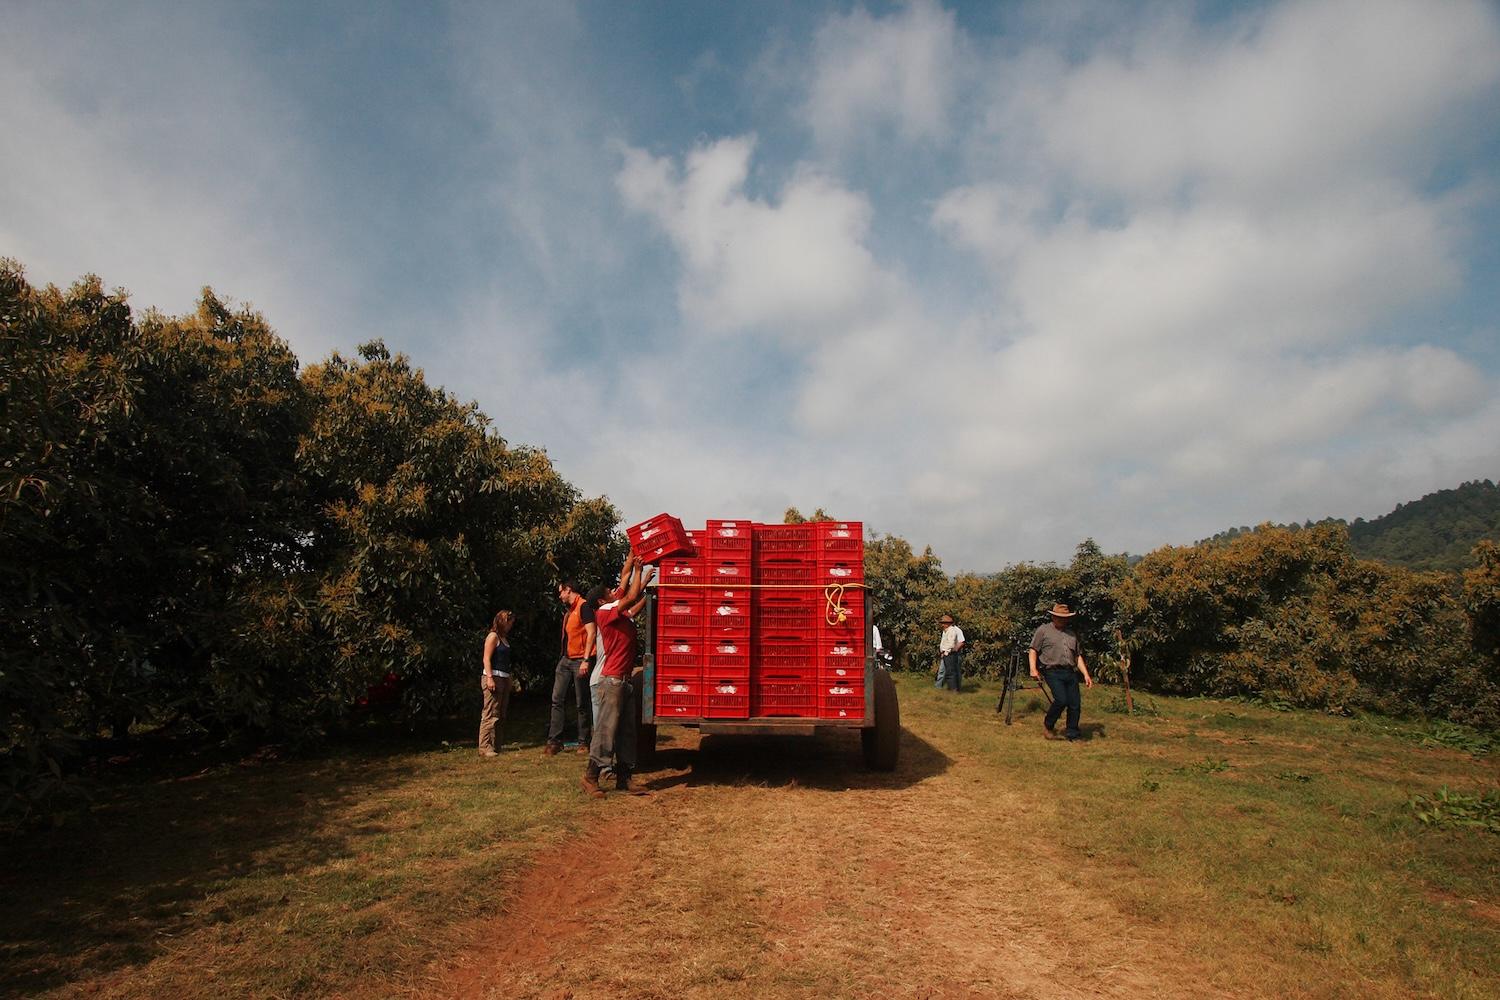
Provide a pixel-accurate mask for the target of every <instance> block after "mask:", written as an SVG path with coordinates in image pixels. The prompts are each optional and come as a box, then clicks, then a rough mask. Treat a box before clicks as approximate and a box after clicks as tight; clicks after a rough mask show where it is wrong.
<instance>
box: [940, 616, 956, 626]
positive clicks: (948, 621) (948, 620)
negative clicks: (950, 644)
mask: <svg viewBox="0 0 1500 1000" xmlns="http://www.w3.org/2000/svg"><path fill="white" fill-rule="evenodd" d="M938 624H939V625H952V624H953V616H952V615H944V616H943V617H941V618H939V619H938Z"/></svg>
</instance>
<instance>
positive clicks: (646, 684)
mask: <svg viewBox="0 0 1500 1000" xmlns="http://www.w3.org/2000/svg"><path fill="white" fill-rule="evenodd" d="M658 611H659V608H658V601H657V595H656V593H655V591H654V589H653V591H652V592H650V593H649V594H648V597H647V605H646V608H645V609H644V611H643V613H642V614H641V615H639V616H638V618H637V622H638V625H639V626H640V627H641V628H642V631H643V632H644V633H645V636H644V642H643V643H642V649H643V654H642V657H641V659H642V665H643V671H642V675H641V678H640V688H639V697H638V698H637V704H638V705H639V706H640V713H641V714H640V726H639V730H638V738H639V741H638V749H639V758H640V763H641V764H645V763H647V762H649V761H650V759H651V757H652V756H653V755H654V754H655V751H656V735H657V727H658V726H664V725H671V726H682V727H685V728H695V729H697V730H698V731H699V732H700V733H702V734H703V735H705V736H812V735H814V734H816V733H817V732H818V731H819V730H829V729H845V730H847V729H858V730H859V731H860V742H861V745H862V749H863V753H864V762H865V766H866V767H868V768H870V769H871V770H875V771H893V770H895V768H896V762H897V759H898V758H899V756H900V751H901V710H900V706H899V705H898V703H897V699H896V685H895V682H894V681H893V680H892V679H891V675H890V673H889V671H888V670H887V669H886V667H885V665H884V664H883V663H881V662H880V660H879V658H878V657H877V655H876V653H875V643H874V637H873V634H872V632H873V625H872V624H871V623H872V621H873V619H874V614H873V609H870V613H868V614H867V615H866V616H865V621H864V629H865V642H864V651H865V655H864V673H863V681H864V682H863V685H862V688H863V693H864V706H863V711H862V712H861V711H857V706H851V707H850V708H849V709H848V710H847V711H846V712H844V713H843V715H842V717H837V718H822V717H788V716H784V715H775V714H761V715H756V714H754V713H753V711H751V712H747V713H746V717H745V718H718V717H712V716H710V715H708V714H707V712H706V709H705V711H704V712H703V713H702V714H699V715H697V716H696V717H683V716H680V715H674V716H671V717H662V716H659V715H658V714H657V693H658V691H657V682H658V672H657V639H658V636H659V634H660V633H659V630H658V626H659V622H658Z"/></svg>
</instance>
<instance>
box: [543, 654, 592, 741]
mask: <svg viewBox="0 0 1500 1000" xmlns="http://www.w3.org/2000/svg"><path fill="white" fill-rule="evenodd" d="M581 666H583V661H582V660H575V659H572V658H570V657H567V656H564V657H563V658H562V659H560V660H558V661H557V670H556V671H555V672H554V673H553V675H552V719H551V722H550V724H549V725H548V726H547V742H548V743H556V744H559V745H560V744H561V743H562V734H563V726H564V724H565V723H566V722H567V709H568V689H569V688H572V690H573V701H574V704H576V705H577V706H578V742H579V743H582V744H583V745H584V746H588V743H589V722H590V720H591V719H592V718H593V715H594V713H593V712H592V711H591V710H590V709H591V706H590V704H589V678H588V674H580V673H579V672H578V668H579V667H581Z"/></svg>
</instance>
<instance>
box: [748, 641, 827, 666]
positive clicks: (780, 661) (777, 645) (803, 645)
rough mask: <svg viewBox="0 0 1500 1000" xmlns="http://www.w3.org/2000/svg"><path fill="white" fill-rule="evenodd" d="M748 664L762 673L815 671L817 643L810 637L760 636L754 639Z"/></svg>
mask: <svg viewBox="0 0 1500 1000" xmlns="http://www.w3.org/2000/svg"><path fill="white" fill-rule="evenodd" d="M750 662H751V665H752V666H756V667H759V668H760V669H761V670H762V671H773V670H788V669H790V670H803V669H813V670H816V669H817V666H818V643H817V642H816V641H815V640H814V639H812V638H811V637H807V638H804V637H802V636H797V635H775V636H768V635H765V634H761V635H759V636H757V637H756V639H755V643H754V648H753V649H752V650H751V653H750Z"/></svg>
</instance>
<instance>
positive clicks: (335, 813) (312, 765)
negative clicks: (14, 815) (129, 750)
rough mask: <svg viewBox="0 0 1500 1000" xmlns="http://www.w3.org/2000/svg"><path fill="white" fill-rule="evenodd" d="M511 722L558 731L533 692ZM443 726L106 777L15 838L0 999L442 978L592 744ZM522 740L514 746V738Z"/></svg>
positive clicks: (559, 807)
mask: <svg viewBox="0 0 1500 1000" xmlns="http://www.w3.org/2000/svg"><path fill="white" fill-rule="evenodd" d="M518 716H519V717H518V718H515V719H513V722H512V725H511V726H510V727H508V735H509V736H510V737H511V738H512V739H514V738H515V737H516V736H517V735H521V736H526V735H531V734H535V733H537V732H539V730H540V723H539V721H538V708H537V707H536V706H531V707H527V706H524V705H523V706H522V708H521V711H520V712H519V713H518ZM468 729H469V727H468V725H467V724H466V725H464V727H463V729H462V730H461V732H462V733H463V734H464V735H467V736H468V739H469V742H468V744H467V746H466V747H461V746H460V744H458V743H457V742H456V741H457V739H460V738H461V737H459V736H458V734H456V733H455V734H454V739H455V742H454V743H453V744H451V745H449V746H445V745H444V743H443V742H442V740H441V739H438V738H433V739H429V740H423V741H410V740H408V741H405V742H391V743H380V742H367V743H365V744H364V745H361V746H354V747H348V748H345V749H344V750H341V751H340V752H338V753H337V754H335V755H332V756H329V757H326V758H324V759H313V760H306V759H304V760H287V761H265V760H259V759H257V760H252V761H246V762H243V763H240V764H231V765H223V766H218V767H211V768H209V769H206V770H203V771H200V772H194V771H191V770H188V771H187V773H184V774H181V775H175V776H164V777H163V776H156V777H152V778H149V779H137V780H136V781H135V782H131V783H125V784H122V785H120V786H118V787H115V788H113V789H109V790H106V791H105V792H104V793H103V794H102V795H101V797H100V800H99V803H98V805H97V806H96V808H95V809H94V810H92V812H91V813H90V815H89V817H88V819H87V822H85V823H81V824H78V825H75V826H74V827H71V828H68V829H64V830H61V831H58V832H55V833H51V834H45V835H39V836H35V837H32V838H30V839H28V840H25V841H19V842H16V841H13V842H10V843H8V844H4V845H3V850H4V852H5V853H4V858H3V864H0V873H3V874H0V995H7V996H11V995H14V996H47V997H72V996H85V995H87V996H108V997H121V998H147V997H151V998H160V997H293V996H333V995H353V994H355V993H360V994H363V995H373V996H398V995H403V994H410V993H413V992H416V991H419V990H422V989H426V988H427V987H428V986H429V985H430V984H429V983H428V982H427V981H426V979H425V978H424V969H425V968H426V967H427V966H428V965H429V964H430V963H432V962H433V961H434V960H435V959H438V958H441V959H442V960H443V962H444V964H446V963H448V962H451V960H452V956H453V955H454V953H455V952H457V951H458V950H459V949H461V948H466V947H468V946H469V945H470V943H471V941H472V934H471V928H472V926H473V921H474V920H476V919H483V918H484V917H485V916H487V915H493V914H494V913H495V912H496V910H497V908H498V906H499V903H500V902H501V900H502V899H503V893H504V890H505V888H506V887H507V886H508V885H509V884H511V883H512V882H514V880H515V878H516V876H517V873H518V872H519V871H521V870H522V869H523V868H524V867H525V865H526V862H527V860H528V859H529V857H530V855H531V854H532V853H533V852H534V850H535V848H536V845H537V843H539V842H549V841H553V840H556V839H557V838H558V837H560V836H562V835H563V834H564V832H566V831H569V830H571V829H573V827H572V824H573V822H574V821H575V819H576V812H577V807H578V805H579V803H578V802H577V801H576V797H575V796H574V795H573V792H574V790H575V788H576V786H575V785H574V784H573V782H575V781H576V780H577V771H578V769H579V767H580V766H581V765H579V764H578V762H577V761H576V760H572V759H568V760H564V759H562V758H557V759H545V758H543V757H541V755H540V753H539V752H538V751H537V750H536V749H535V746H536V745H537V744H535V743H533V744H532V749H529V750H528V751H526V752H522V753H514V754H510V755H507V756H502V758H501V759H500V760H498V761H490V762H486V761H481V760H480V759H479V758H478V757H477V755H476V754H475V753H474V744H473V742H472V741H473V736H472V734H470V733H469V732H468ZM512 746H513V748H514V744H513V745H512Z"/></svg>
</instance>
